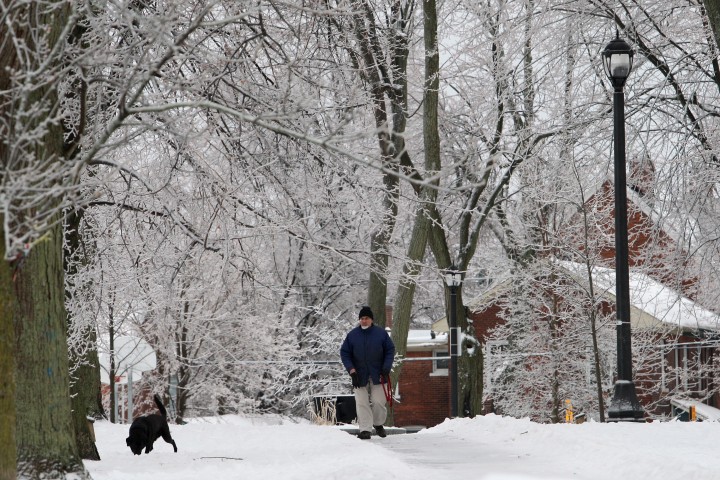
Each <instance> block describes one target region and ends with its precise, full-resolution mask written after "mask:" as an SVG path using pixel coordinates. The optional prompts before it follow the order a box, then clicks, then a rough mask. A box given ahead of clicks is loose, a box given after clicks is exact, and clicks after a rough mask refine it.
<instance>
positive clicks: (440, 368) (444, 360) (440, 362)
mask: <svg viewBox="0 0 720 480" xmlns="http://www.w3.org/2000/svg"><path fill="white" fill-rule="evenodd" d="M433 357H436V358H437V357H441V358H438V359H437V360H433V373H432V374H433V375H447V374H448V368H449V367H450V359H449V358H448V351H447V350H433Z"/></svg>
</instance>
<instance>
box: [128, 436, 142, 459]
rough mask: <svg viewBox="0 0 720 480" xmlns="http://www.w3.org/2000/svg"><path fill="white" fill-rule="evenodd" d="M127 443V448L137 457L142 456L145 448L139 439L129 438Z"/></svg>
mask: <svg viewBox="0 0 720 480" xmlns="http://www.w3.org/2000/svg"><path fill="white" fill-rule="evenodd" d="M125 443H127V446H128V447H130V450H132V452H133V453H134V454H135V455H140V454H141V453H142V449H143V447H144V446H145V445H144V444H143V442H142V441H141V440H140V439H139V438H133V437H132V436H130V437H128V438H127V439H126V440H125Z"/></svg>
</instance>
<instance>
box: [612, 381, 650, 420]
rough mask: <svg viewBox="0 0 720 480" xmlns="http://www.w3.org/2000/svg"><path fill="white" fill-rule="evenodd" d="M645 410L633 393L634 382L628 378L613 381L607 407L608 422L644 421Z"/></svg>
mask: <svg viewBox="0 0 720 480" xmlns="http://www.w3.org/2000/svg"><path fill="white" fill-rule="evenodd" d="M644 417H645V411H644V410H643V408H642V407H641V406H640V402H638V399H637V395H636V394H635V384H634V383H633V382H632V381H629V380H618V381H617V382H615V389H614V391H613V397H612V400H610V407H609V408H608V422H644V421H645V418H644Z"/></svg>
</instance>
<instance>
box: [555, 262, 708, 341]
mask: <svg viewBox="0 0 720 480" xmlns="http://www.w3.org/2000/svg"><path fill="white" fill-rule="evenodd" d="M558 263H559V264H560V265H561V266H563V267H564V268H565V269H567V270H568V271H569V272H571V273H573V275H575V276H576V277H577V278H578V279H579V280H580V281H583V280H584V283H587V280H586V279H583V273H584V272H586V271H587V270H586V266H585V265H583V264H579V263H574V262H566V261H558ZM592 279H593V284H594V287H595V291H596V293H597V294H598V295H600V296H603V297H605V298H612V299H613V300H614V299H615V284H616V282H615V270H613V269H610V268H603V267H593V269H592ZM629 290H630V306H631V312H630V322H631V323H632V325H633V327H635V328H641V329H642V328H645V329H647V328H657V327H658V325H657V322H661V323H663V324H665V325H669V326H672V327H674V328H681V329H688V330H714V331H720V316H718V315H716V314H715V313H714V312H711V311H709V310H707V309H705V308H703V307H701V306H700V305H698V304H697V303H695V302H693V301H692V300H690V299H689V298H687V297H684V296H682V295H681V294H680V293H678V292H677V291H675V290H673V289H671V288H669V287H667V286H666V285H663V284H661V283H660V282H657V281H656V280H653V279H652V278H650V277H649V276H647V275H645V274H642V273H639V272H634V271H632V270H631V271H630V276H629Z"/></svg>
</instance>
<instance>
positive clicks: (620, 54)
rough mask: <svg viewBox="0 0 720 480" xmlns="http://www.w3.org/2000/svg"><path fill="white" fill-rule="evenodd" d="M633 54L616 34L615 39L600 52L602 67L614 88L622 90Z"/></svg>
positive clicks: (631, 64)
mask: <svg viewBox="0 0 720 480" xmlns="http://www.w3.org/2000/svg"><path fill="white" fill-rule="evenodd" d="M634 54H635V52H634V51H633V49H632V48H630V45H628V44H627V42H626V41H625V40H623V39H621V38H620V34H619V33H616V38H614V39H612V40H611V41H610V43H608V44H607V46H606V47H605V50H603V52H602V59H603V67H604V68H605V74H606V75H607V76H608V78H609V79H610V81H611V82H612V84H613V86H614V87H615V88H623V86H625V80H627V78H628V76H629V75H630V71H631V70H632V66H633V55H634Z"/></svg>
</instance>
